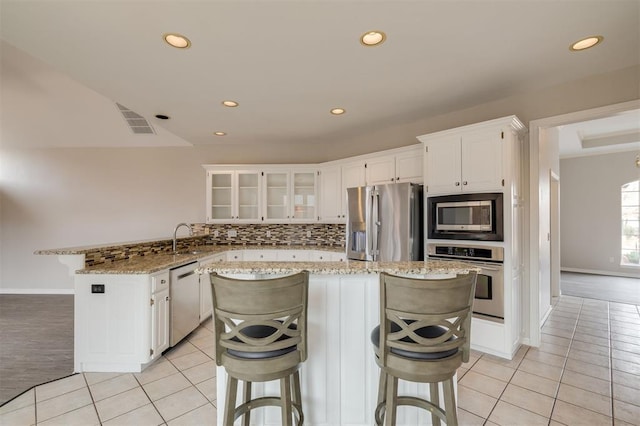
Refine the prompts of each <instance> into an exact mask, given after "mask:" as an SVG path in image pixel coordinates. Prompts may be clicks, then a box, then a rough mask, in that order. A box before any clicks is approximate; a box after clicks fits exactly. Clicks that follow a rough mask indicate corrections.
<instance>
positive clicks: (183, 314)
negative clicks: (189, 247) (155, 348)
mask: <svg viewBox="0 0 640 426" xmlns="http://www.w3.org/2000/svg"><path fill="white" fill-rule="evenodd" d="M197 267H198V262H191V263H187V264H186V265H182V266H179V267H177V268H174V269H171V270H170V271H169V273H170V276H169V279H170V281H169V285H170V287H169V294H170V295H171V331H170V333H169V340H170V343H171V346H174V345H175V344H176V343H178V342H179V341H180V340H182V339H184V338H185V336H186V335H187V334H189V333H191V332H192V331H193V330H195V329H196V328H197V327H198V325H199V324H200V280H199V277H198V274H196V273H195V272H194V271H195V269H196V268H197Z"/></svg>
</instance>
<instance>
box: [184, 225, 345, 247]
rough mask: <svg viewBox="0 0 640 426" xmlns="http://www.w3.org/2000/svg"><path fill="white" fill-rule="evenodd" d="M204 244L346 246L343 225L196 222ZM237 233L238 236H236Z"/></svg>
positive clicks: (195, 228)
mask: <svg viewBox="0 0 640 426" xmlns="http://www.w3.org/2000/svg"><path fill="white" fill-rule="evenodd" d="M192 226H193V232H194V235H197V236H201V237H202V238H203V240H204V241H205V244H217V245H219V244H241V245H313V246H333V247H344V245H345V225H342V224H317V223H314V224H247V225H238V224H233V225H231V224H221V225H217V224H206V223H194V224H192ZM234 234H235V235H234Z"/></svg>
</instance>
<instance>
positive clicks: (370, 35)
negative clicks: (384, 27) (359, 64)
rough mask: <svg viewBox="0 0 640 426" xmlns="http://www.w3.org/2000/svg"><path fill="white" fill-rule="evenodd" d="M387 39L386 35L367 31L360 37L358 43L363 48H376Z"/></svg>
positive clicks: (380, 32)
mask: <svg viewBox="0 0 640 426" xmlns="http://www.w3.org/2000/svg"><path fill="white" fill-rule="evenodd" d="M386 39H387V35H386V34H385V33H383V32H382V31H367V32H366V33H364V34H362V36H360V43H362V44H363V45H365V46H378V45H380V44H382V43H384V41H385V40H386Z"/></svg>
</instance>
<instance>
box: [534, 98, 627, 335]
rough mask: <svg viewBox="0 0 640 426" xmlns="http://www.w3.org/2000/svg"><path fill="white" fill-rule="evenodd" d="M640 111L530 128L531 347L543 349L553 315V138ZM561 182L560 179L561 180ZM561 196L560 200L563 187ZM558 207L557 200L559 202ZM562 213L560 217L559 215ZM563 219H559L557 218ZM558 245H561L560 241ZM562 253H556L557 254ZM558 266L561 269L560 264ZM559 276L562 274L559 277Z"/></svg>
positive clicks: (593, 114)
mask: <svg viewBox="0 0 640 426" xmlns="http://www.w3.org/2000/svg"><path fill="white" fill-rule="evenodd" d="M638 109H640V100H634V101H630V102H625V103H621V104H615V105H610V106H606V107H602V108H595V109H591V110H586V111H579V112H575V113H570V114H563V115H559V116H555V117H549V118H544V119H540V120H533V121H531V122H530V124H529V132H530V143H529V164H530V167H529V200H530V209H529V220H528V223H529V247H528V250H529V253H528V254H529V255H528V264H527V268H528V273H529V283H528V296H529V312H530V315H529V318H528V324H526V326H527V328H528V334H529V339H527V340H528V344H530V345H532V346H539V344H540V327H541V325H542V323H543V322H544V320H545V319H546V318H547V316H548V315H549V313H550V312H551V303H550V301H551V297H550V295H551V294H552V288H551V286H552V284H551V283H552V270H554V267H552V266H551V265H552V259H551V238H550V236H551V227H552V225H551V223H552V220H551V218H552V213H551V211H552V210H551V209H552V206H551V204H552V201H551V198H552V197H551V193H552V183H551V182H552V180H553V179H551V174H550V171H551V170H552V167H551V166H552V164H553V163H557V162H558V161H559V154H558V149H557V139H556V140H554V138H553V137H551V135H552V134H553V133H554V132H553V130H554V129H555V128H558V127H559V126H564V125H569V124H572V123H577V122H582V121H587V120H595V119H599V118H605V117H612V116H616V115H620V114H624V113H627V112H630V111H633V110H638ZM558 182H559V179H558ZM556 189H557V194H558V198H557V199H559V193H560V189H559V184H558V187H557V188H556ZM556 204H558V203H557V200H556ZM555 212H558V213H555ZM555 214H558V215H559V206H558V205H556V206H555V207H554V215H555ZM557 217H559V216H557ZM556 243H559V238H557V241H556ZM557 251H558V250H557V249H556V252H557ZM555 264H556V265H557V267H558V269H559V261H556V262H555ZM557 275H558V276H559V274H557Z"/></svg>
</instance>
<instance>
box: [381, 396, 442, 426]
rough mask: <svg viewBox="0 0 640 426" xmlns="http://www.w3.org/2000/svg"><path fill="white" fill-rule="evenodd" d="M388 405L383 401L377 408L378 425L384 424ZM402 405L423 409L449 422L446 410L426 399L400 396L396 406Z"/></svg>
mask: <svg viewBox="0 0 640 426" xmlns="http://www.w3.org/2000/svg"><path fill="white" fill-rule="evenodd" d="M386 405H387V401H382V402H381V403H379V404H378V406H377V407H376V411H375V414H374V416H375V419H374V420H375V422H376V425H382V424H383V419H384V415H385V411H386V408H387V407H386ZM400 405H410V406H412V407H417V408H422V409H423V410H427V411H429V412H430V413H431V414H435V415H436V416H438V417H439V418H440V419H441V420H444V421H445V422H446V421H447V415H446V413H445V412H444V410H443V409H442V408H440V407H439V406H437V405H435V404H433V403H432V402H430V401H427V400H426V399H422V398H417V397H415V396H399V397H398V398H397V399H396V406H400Z"/></svg>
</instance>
